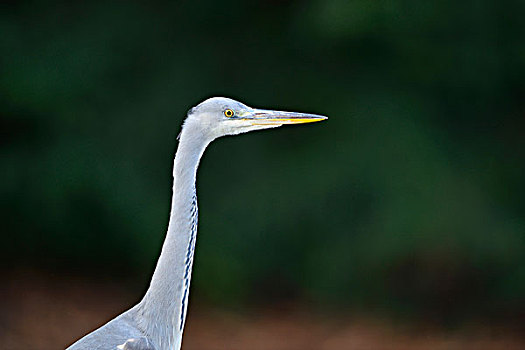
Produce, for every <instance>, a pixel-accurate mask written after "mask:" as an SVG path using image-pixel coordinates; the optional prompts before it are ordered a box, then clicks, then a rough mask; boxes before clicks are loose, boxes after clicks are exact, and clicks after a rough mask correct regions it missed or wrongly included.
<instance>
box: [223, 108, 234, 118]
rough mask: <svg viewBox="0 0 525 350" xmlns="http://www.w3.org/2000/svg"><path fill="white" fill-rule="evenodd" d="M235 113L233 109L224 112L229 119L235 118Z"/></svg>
mask: <svg viewBox="0 0 525 350" xmlns="http://www.w3.org/2000/svg"><path fill="white" fill-rule="evenodd" d="M233 114H234V113H233V111H232V110H231V109H227V110H225V111H224V115H225V116H227V117H228V118H231V117H233Z"/></svg>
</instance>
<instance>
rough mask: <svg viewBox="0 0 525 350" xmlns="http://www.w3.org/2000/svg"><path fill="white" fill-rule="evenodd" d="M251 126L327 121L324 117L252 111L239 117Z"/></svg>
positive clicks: (295, 113)
mask: <svg viewBox="0 0 525 350" xmlns="http://www.w3.org/2000/svg"><path fill="white" fill-rule="evenodd" d="M241 118H242V119H244V120H248V121H250V122H251V124H253V125H283V124H304V123H315V122H320V121H323V120H326V119H328V118H327V117H325V116H324V115H318V114H309V113H298V112H283V111H271V110H265V109H254V110H252V111H250V112H248V113H246V114H245V115H243V116H242V117H241Z"/></svg>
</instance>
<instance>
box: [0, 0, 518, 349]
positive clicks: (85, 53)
mask: <svg viewBox="0 0 525 350" xmlns="http://www.w3.org/2000/svg"><path fill="white" fill-rule="evenodd" d="M524 18H525V3H524V2H522V1H510V0H506V1H495V0H493V1H488V0H485V1H482V0H478V1H459V2H458V1H452V0H447V1H436V2H424V1H423V2H421V1H402V0H391V1H365V0H353V1H344V0H312V1H285V0H281V1H279V0H274V1H245V2H237V1H177V2H150V3H146V2H139V1H135V2H129V1H128V2H111V1H109V2H108V1H103V2H98V1H92V2H86V3H83V4H63V3H60V2H56V3H51V2H49V1H30V2H27V1H26V2H16V1H12V2H3V3H2V5H0V49H1V55H0V116H1V125H0V126H1V130H2V131H1V133H2V134H1V141H0V142H1V151H0V156H1V166H2V171H1V172H0V193H1V198H2V200H1V208H0V210H1V212H2V216H3V219H2V235H1V240H2V241H1V244H2V247H3V253H2V260H3V261H4V263H3V266H4V267H3V269H2V271H3V273H4V274H5V277H4V278H3V280H5V281H6V286H7V288H5V293H4V294H5V295H3V297H2V299H3V301H4V302H5V305H4V306H5V307H3V310H4V312H3V314H2V315H1V317H0V320H2V329H3V332H2V333H3V334H4V337H3V339H4V341H5V339H8V340H9V341H10V342H9V341H8V342H7V344H8V346H9V347H10V348H12V349H18V348H25V349H27V348H31V346H29V347H28V345H27V344H33V345H34V344H35V342H37V343H38V341H39V339H40V340H41V339H44V338H45V339H47V340H46V341H50V343H49V344H47V343H45V344H44V343H40V346H35V348H45V347H46V346H49V348H57V347H63V346H65V345H66V344H68V343H70V342H72V341H73V340H75V339H76V338H78V337H80V336H81V335H82V334H83V333H85V332H87V331H89V330H90V329H93V328H94V327H96V326H97V325H98V324H99V323H103V322H105V321H106V320H107V319H109V317H111V315H113V314H116V313H119V312H120V311H122V310H123V309H124V308H126V307H128V306H129V305H132V304H133V303H134V302H136V301H137V300H139V299H140V297H141V296H142V293H143V292H144V290H145V288H146V286H147V284H148V281H149V278H150V275H151V273H152V270H153V268H154V264H155V262H156V259H157V256H158V254H159V252H160V247H161V244H162V241H163V238H164V234H165V231H166V227H167V221H168V213H169V207H170V199H171V181H172V179H171V167H172V159H173V155H174V152H175V149H176V145H177V142H176V136H177V134H178V132H179V130H180V125H181V123H182V121H183V119H184V117H185V113H186V111H187V110H188V109H189V108H191V107H192V106H194V105H196V104H197V103H199V102H200V101H202V100H204V99H205V98H208V97H211V96H228V97H232V98H235V99H239V100H240V101H242V102H244V103H246V104H248V105H250V106H254V107H264V108H272V109H281V110H293V111H304V112H312V113H319V114H325V115H327V116H329V118H330V119H329V120H328V121H326V122H323V123H321V124H312V125H304V126H297V127H283V128H280V129H278V130H272V131H265V132H259V133H253V134H249V135H243V136H239V137H228V138H223V139H220V140H218V141H216V142H215V143H213V144H212V145H211V147H210V148H209V149H208V150H207V151H206V153H205V156H204V158H203V161H202V163H201V167H200V171H199V179H198V193H199V204H200V228H199V239H198V244H197V250H196V258H195V266H194V275H193V281H192V296H191V304H190V316H189V321H188V322H189V324H188V327H189V328H190V329H189V332H190V334H193V335H195V337H199V332H197V331H196V329H197V328H198V327H197V326H193V323H192V321H191V318H192V317H194V319H195V320H197V319H199V317H200V316H199V315H201V314H202V315H207V314H208V312H207V310H222V311H216V312H217V313H218V316H217V323H221V322H222V321H221V320H223V319H224V318H223V317H222V316H220V315H221V313H225V314H226V313H233V314H235V315H237V316H235V317H241V318H242V317H246V318H247V320H246V321H240V324H244V323H249V322H250V321H249V320H250V317H252V315H258V314H260V312H261V310H267V309H272V310H274V309H275V310H277V311H275V314H272V315H274V316H275V318H276V319H282V317H284V316H283V315H290V314H294V315H295V314H297V313H299V314H301V315H303V313H304V314H306V315H308V316H305V317H306V318H309V319H311V320H312V323H314V324H324V323H323V322H325V321H326V322H333V325H335V326H334V327H336V326H341V325H342V324H345V325H346V322H347V320H348V319H352V320H353V321H349V322H350V323H349V324H350V326H349V327H352V325H355V324H356V323H359V321H356V320H358V319H361V318H363V317H365V318H366V319H370V318H371V319H379V320H381V322H382V324H383V323H386V324H395V325H399V324H403V325H405V324H406V325H409V326H407V327H412V326H413V325H421V324H426V325H431V326H430V327H431V328H432V329H433V331H432V332H437V333H439V334H445V335H444V337H447V334H449V332H457V331H458V330H459V331H461V330H462V329H465V327H466V326H465V325H472V324H473V325H474V326H472V327H474V329H478V328H479V329H482V330H483V331H480V332H481V334H483V336H487V335H489V337H490V334H494V333H493V332H492V330H493V329H494V328H496V329H497V330H498V332H496V333H497V335H498V337H499V336H500V335H501V334H503V335H501V336H502V337H503V338H504V339H507V338H505V337H507V334H508V333H509V332H510V334H511V335H508V337H512V334H514V331H516V332H519V331H520V330H522V329H523V324H524V323H523V316H524V315H525V248H524V247H525V216H524V212H525V202H524V198H525V178H524V174H525V162H524V160H525V24H524V23H525V22H524ZM108 290H112V291H114V292H112V293H113V294H112V293H109V292H108ZM65 291H67V292H65ZM86 292H88V293H91V294H88V295H86V294H82V293H86ZM46 293H47V294H46ZM75 293H77V294H78V293H80V294H79V295H82V296H77V297H75V296H74V295H75ZM108 293H109V294H108ZM62 294H63V295H62ZM119 294H125V295H127V297H122V298H120V297H118V295H119ZM57 295H60V297H57ZM35 298H36V299H35ZM39 298H40V299H39ZM28 300H32V301H31V302H28ZM35 300H36V301H35ZM38 300H40V302H38ZM89 300H90V301H89ZM88 301H89V303H94V304H89V305H91V307H90V310H97V307H99V308H100V309H101V310H111V311H106V313H108V314H104V313H103V312H102V313H101V312H95V313H94V314H96V316H93V317H94V318H93V321H90V320H91V319H89V317H87V316H85V314H83V313H82V310H80V309H81V308H82V307H83V306H85V305H86V304H85V303H87V302H88ZM97 301H98V302H99V304H97V303H96V302H97ZM79 304H80V305H79ZM28 305H30V306H28ZM283 305H286V306H283ZM292 305H293V306H292ZM24 307H26V308H28V312H29V314H27V315H26V314H24V312H22V311H20V310H22V309H23V308H24ZM39 307H43V308H44V309H45V310H43V311H36V309H38V308H39ZM75 308H77V309H75ZM192 308H193V309H194V310H202V311H201V313H199V312H197V311H194V312H193V313H192V311H191V310H192ZM72 309H74V310H76V311H77V312H76V313H74V312H73V311H72ZM24 310H25V309H24ZM290 310H293V311H290ZM297 310H300V311H297ZM214 312H215V311H214ZM58 313H60V315H57V314H58ZM50 315H53V316H52V317H51V316H50ZM78 315H80V316H78ZM192 315H193V316H192ZM77 316H78V317H87V318H86V321H85V323H83V324H82V326H78V329H68V328H67V325H68V324H73V323H72V322H74V320H73V319H74V317H77ZM50 317H51V318H50ZM96 317H99V318H96ZM202 317H204V318H205V316H202ZM268 317H269V318H268V319H269V321H268V324H270V325H271V324H273V322H272V318H271V316H268ZM272 317H273V316H272ZM294 317H295V316H294ZM299 318H300V317H299ZM320 319H322V320H325V321H319V320H320ZM29 320H30V321H29ZM39 320H40V321H39ZM334 320H335V321H334ZM337 320H338V321H337ZM60 322H62V324H63V325H64V326H63V327H62V329H61V331H60V332H56V333H57V334H60V335H59V336H55V338H53V336H51V337H50V336H49V334H51V333H53V332H52V331H49V330H48V329H47V328H46V327H49V329H52V328H53V327H57V325H59V324H61V323H60ZM194 322H198V321H194ZM203 322H204V324H206V323H205V321H203ZM291 322H292V323H294V322H296V320H295V319H294V320H293V321H291ZM33 323H35V324H38V327H37V328H38V331H33V330H32V329H30V325H31V324H33ZM211 323H212V324H213V322H211ZM410 325H412V326H410ZM192 327H193V328H192ZM202 327H204V326H202ZM210 327H211V328H213V325H212V326H210ZM235 327H237V326H235ZM235 327H234V328H235ZM305 327H306V326H305ZM341 327H342V326H341ZM381 327H383V326H381ZM384 327H387V328H388V327H390V326H384ZM468 327H471V326H468ZM468 327H467V328H468ZM480 327H481V328H480ZM299 328H300V327H299ZM327 328H328V329H333V327H331V326H330V327H328V326H327ZM381 329H382V328H381ZM388 329H389V328H388ZM436 329H437V330H436ZM469 329H470V328H469ZM486 329H489V330H491V331H490V332H485V331H484V330H486ZM50 332H51V333H50ZM203 332H204V331H203ZM413 333H415V332H412V333H411V332H410V331H409V332H408V336H407V337H408V338H407V339H408V340H407V343H406V344H411V339H412V338H411V334H413ZM53 334H54V333H53ZM272 334H275V333H272V332H269V337H271V336H272ZM290 334H293V332H292V333H290ZM323 336H326V335H325V334H324V333H323V334H321V335H320V337H323ZM39 337H41V338H39ZM22 338H23V341H22V340H21V339H22ZM49 338H51V340H49ZM248 338H249V339H253V338H250V337H248ZM349 338H352V337H349ZM185 339H186V338H185ZM191 339H192V338H191V337H190V338H189V340H187V341H186V340H185V344H187V347H188V348H192V347H191V346H193V343H191V341H192V340H191ZM256 339H258V338H256ZM490 339H492V338H490ZM498 339H499V338H498ZM53 341H55V342H54V343H53ZM4 344H5V343H4ZM21 344H22V345H21ZM247 344H248V345H246V347H247V348H250V347H252V348H253V346H254V345H253V344H250V343H249V340H248V342H247ZM330 344H332V343H330ZM498 344H499V343H498ZM215 345H217V344H216V343H215ZM281 345H282V344H281ZM495 346H496V345H495ZM336 347H337V348H345V345H338V346H336ZM496 347H497V346H496ZM201 348H214V347H213V346H211V345H210V346H207V345H206V344H204V345H201ZM215 348H217V347H215ZM229 348H234V347H232V346H231V345H229ZM285 348H286V349H288V348H292V347H284V348H283V349H285ZM303 348H304V347H303ZM328 348H330V346H328ZM357 348H359V346H358V347H357ZM376 348H378V347H377V346H376Z"/></svg>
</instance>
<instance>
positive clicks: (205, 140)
mask: <svg viewBox="0 0 525 350" xmlns="http://www.w3.org/2000/svg"><path fill="white" fill-rule="evenodd" d="M324 119H326V117H323V116H319V115H314V114H304V113H293V112H277V111H268V110H260V109H254V108H250V107H248V106H246V105H244V104H242V103H240V102H237V101H234V100H231V99H228V98H222V97H214V98H210V99H208V100H206V101H204V102H202V103H201V104H199V105H198V106H196V107H194V108H192V109H191V110H190V111H189V112H188V117H187V118H186V120H185V122H184V125H183V127H182V131H181V133H180V135H179V147H178V149H177V152H176V155H175V160H174V166H173V197H172V203H171V212H170V221H169V225H168V232H167V234H166V239H165V241H164V244H163V246H162V251H161V254H160V257H159V260H158V262H157V266H156V268H155V272H154V273H153V277H152V279H151V283H150V286H149V288H148V290H147V292H146V294H145V296H144V298H143V299H142V300H141V301H140V302H139V303H138V304H137V305H135V306H134V307H133V308H131V309H129V310H128V311H126V312H124V313H123V314H121V315H120V316H118V317H116V318H115V319H113V320H111V321H110V322H108V323H107V324H105V325H104V326H102V327H100V328H99V329H97V330H95V331H93V332H92V333H89V334H88V335H86V336H85V337H83V338H81V339H80V340H78V341H77V342H75V343H74V344H73V345H71V346H70V347H69V348H68V350H109V349H122V350H168V349H169V350H173V349H175V350H178V349H180V347H181V343H182V333H183V330H184V323H185V321H186V312H187V308H188V297H189V288H190V282H191V272H192V267H193V256H194V251H195V242H196V239H197V221H198V207H197V194H196V186H195V181H196V176H197V168H198V165H199V161H200V159H201V156H202V154H203V152H204V150H205V149H206V147H207V146H208V145H209V143H210V142H211V141H213V140H214V139H216V138H218V137H221V136H225V135H236V134H239V133H243V132H248V131H253V130H260V129H267V128H272V127H278V126H281V125H283V124H298V123H307V122H314V121H321V120H324Z"/></svg>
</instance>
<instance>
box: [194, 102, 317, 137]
mask: <svg viewBox="0 0 525 350" xmlns="http://www.w3.org/2000/svg"><path fill="white" fill-rule="evenodd" d="M325 119H327V118H326V117H325V116H322V115H316V114H308V113H297V112H282V111H273V110H266V109H257V108H252V107H248V106H246V105H245V104H242V103H240V102H238V101H235V100H232V99H230V98H225V97H212V98H209V99H207V100H205V101H204V102H201V103H200V104H198V105H197V106H196V107H193V108H192V109H190V110H189V111H188V117H187V119H186V121H185V122H184V128H187V127H189V126H191V128H192V129H193V128H198V129H200V130H199V131H200V132H201V133H203V134H204V135H206V136H207V137H208V138H210V139H215V138H217V137H221V136H225V135H237V134H240V133H244V132H248V131H254V130H262V129H269V128H276V127H279V126H281V125H284V124H303V123H312V122H318V121H322V120H325Z"/></svg>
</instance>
